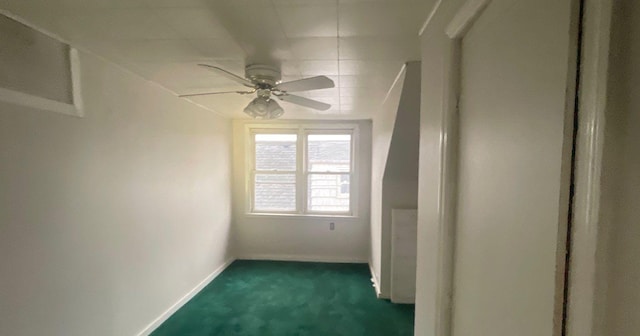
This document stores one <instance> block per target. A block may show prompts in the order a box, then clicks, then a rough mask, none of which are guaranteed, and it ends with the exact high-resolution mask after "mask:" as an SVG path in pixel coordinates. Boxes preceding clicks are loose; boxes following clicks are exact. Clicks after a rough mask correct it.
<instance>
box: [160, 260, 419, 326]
mask: <svg viewBox="0 0 640 336" xmlns="http://www.w3.org/2000/svg"><path fill="white" fill-rule="evenodd" d="M370 277H371V275H370V273H369V268H368V267H367V265H366V264H325V263H301V262H277V261H246V260H239V261H236V262H234V263H233V264H232V265H231V266H229V268H227V269H226V270H225V271H224V272H223V273H222V274H220V275H219V276H218V277H217V278H216V279H215V280H214V281H213V282H211V283H210V284H209V285H208V286H207V287H205V288H204V289H203V290H202V291H201V292H200V293H198V294H197V295H196V296H195V297H194V298H193V299H192V300H191V301H189V302H188V303H187V304H185V305H184V306H183V307H182V308H181V309H180V310H178V311H177V312H176V313H175V314H173V316H171V317H170V318H169V319H168V320H167V321H166V322H165V323H163V324H162V325H161V326H160V327H159V328H158V329H156V331H154V332H153V334H152V335H153V336H162V335H172V336H174V335H180V336H190V335H221V336H226V335H242V336H254V335H255V336H268V335H277V336H289V335H301V336H302V335H322V336H329V335H331V336H333V335H348V336H358V335H363V336H364V335H366V336H374V335H384V336H396V335H398V336H401V335H413V314H414V307H413V305H395V304H392V303H390V302H388V301H386V300H378V299H376V297H375V293H374V290H373V288H372V287H371V281H370V280H369V279H370Z"/></svg>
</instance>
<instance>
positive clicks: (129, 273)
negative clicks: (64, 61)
mask: <svg viewBox="0 0 640 336" xmlns="http://www.w3.org/2000/svg"><path fill="white" fill-rule="evenodd" d="M80 57H81V70H82V91H83V92H84V101H85V117H84V118H74V117H69V116H65V115H62V114H55V113H52V112H45V111H35V110H29V109H27V108H22V107H17V106H9V105H4V104H2V105H0V186H1V187H0V335H11V336H20V335H64V336H71V335H83V336H84V335H96V336H98V335H134V334H137V333H138V332H140V331H141V330H142V329H143V328H144V327H146V326H147V324H149V323H151V322H152V321H153V320H154V319H156V318H157V317H158V316H159V315H160V314H162V313H163V312H164V311H165V310H167V309H168V308H169V307H170V306H171V305H173V304H174V303H175V302H176V301H178V300H179V299H180V298H181V297H182V296H183V295H185V294H186V293H187V292H189V291H190V290H191V289H192V288H194V287H195V286H196V285H197V284H198V283H200V282H201V281H202V280H203V279H205V278H206V277H207V276H208V275H209V274H211V273H212V272H213V271H214V270H216V269H217V268H218V267H220V266H221V265H222V264H223V263H224V262H225V261H226V260H227V259H228V258H229V253H228V252H227V250H228V248H227V242H228V237H229V229H230V227H229V223H230V214H231V209H230V189H231V188H230V179H229V176H230V161H231V160H230V156H231V153H230V140H231V124H230V121H228V120H224V119H221V118H220V117H218V116H216V115H214V113H213V112H210V111H206V110H203V109H201V108H199V107H196V106H194V105H192V104H189V103H187V102H185V101H183V100H181V99H178V98H176V97H175V96H173V95H172V94H170V93H169V92H167V91H165V90H163V89H161V88H159V87H158V86H156V85H154V84H151V83H149V82H146V81H144V80H143V79H141V78H139V77H137V76H135V75H132V74H130V73H128V72H126V71H124V70H121V69H120V68H117V67H115V66H113V65H111V64H109V63H106V62H104V61H102V60H100V59H98V58H96V57H94V56H92V55H88V54H84V53H82V54H81V55H80ZM43 79H46V77H45V78H43ZM50 79H51V80H53V81H55V80H56V78H50Z"/></svg>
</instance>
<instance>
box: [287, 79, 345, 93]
mask: <svg viewBox="0 0 640 336" xmlns="http://www.w3.org/2000/svg"><path fill="white" fill-rule="evenodd" d="M332 87H335V84H334V83H333V81H332V80H331V79H329V78H328V77H326V76H316V77H310V78H303V79H299V80H295V81H291V82H285V83H280V84H278V85H277V86H276V89H278V90H280V91H285V92H297V91H309V90H319V89H328V88H332Z"/></svg>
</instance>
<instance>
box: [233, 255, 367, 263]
mask: <svg viewBox="0 0 640 336" xmlns="http://www.w3.org/2000/svg"><path fill="white" fill-rule="evenodd" d="M236 260H270V261H300V262H318V263H338V264H368V263H369V261H368V260H366V259H362V258H353V257H333V256H301V255H292V254H244V255H240V256H237V258H236Z"/></svg>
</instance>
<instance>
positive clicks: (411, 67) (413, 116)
mask: <svg viewBox="0 0 640 336" xmlns="http://www.w3.org/2000/svg"><path fill="white" fill-rule="evenodd" d="M396 109H397V112H396V113H395V120H394V122H393V134H392V135H391V144H390V145H389V147H388V153H387V158H386V164H385V168H384V173H383V178H382V179H383V181H382V211H381V220H380V221H381V222H380V226H381V228H380V230H381V247H380V251H381V259H380V260H381V264H380V276H379V278H378V279H379V285H380V293H381V296H382V297H389V296H390V294H391V293H390V290H391V210H392V209H394V208H397V209H416V208H417V207H418V158H419V144H420V62H409V63H407V64H406V69H405V76H404V81H403V84H402V93H401V96H400V101H399V102H398V105H397V107H396Z"/></svg>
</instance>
